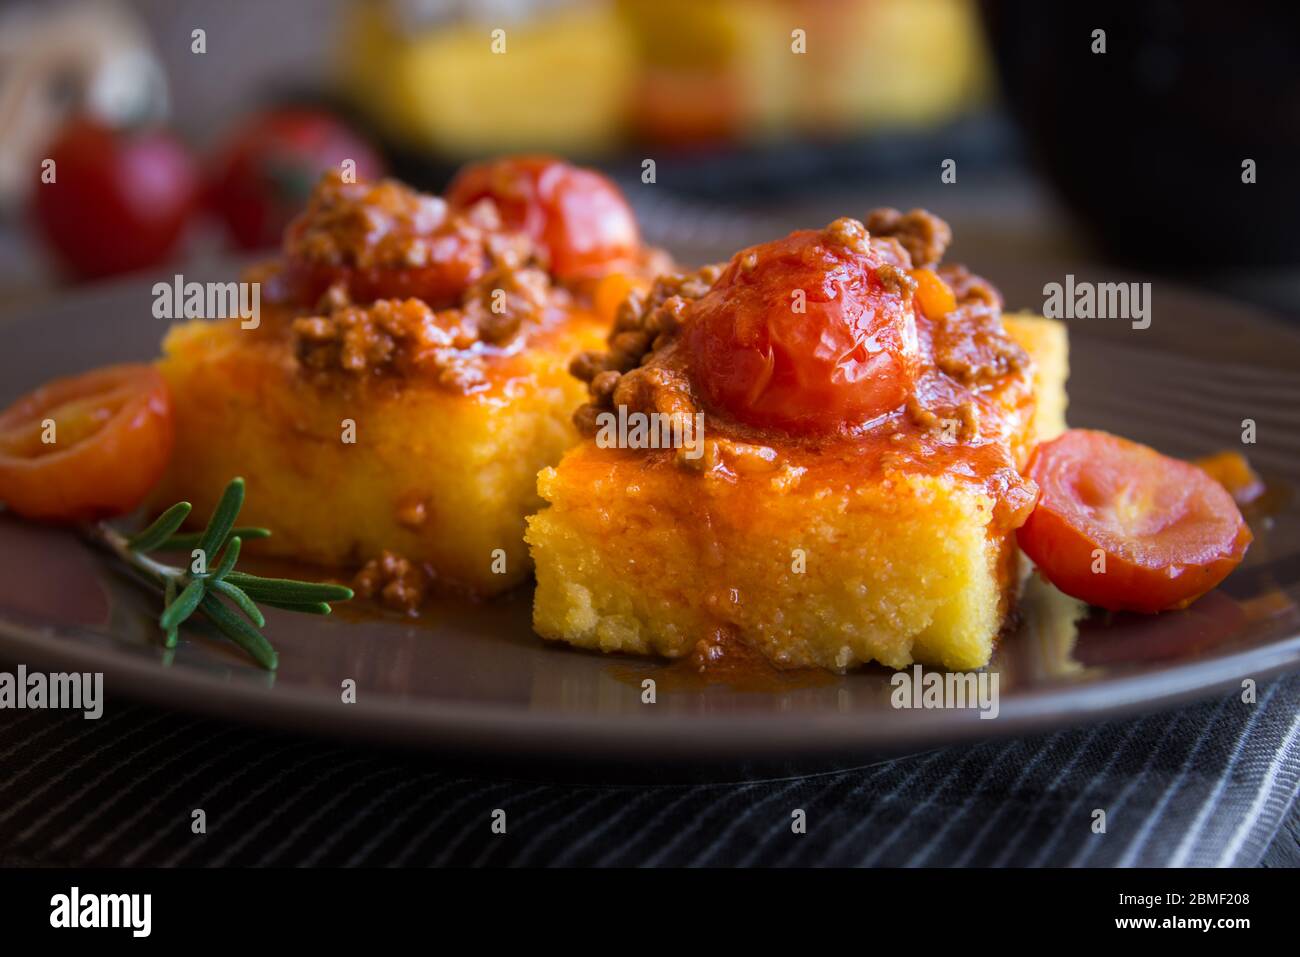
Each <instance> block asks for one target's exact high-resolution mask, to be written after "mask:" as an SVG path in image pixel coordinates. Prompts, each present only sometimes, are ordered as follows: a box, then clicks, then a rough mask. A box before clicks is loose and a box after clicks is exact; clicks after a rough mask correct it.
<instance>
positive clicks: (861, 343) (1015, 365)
mask: <svg viewBox="0 0 1300 957" xmlns="http://www.w3.org/2000/svg"><path fill="white" fill-rule="evenodd" d="M951 238H952V232H951V230H950V228H949V227H948V224H947V223H945V222H944V221H943V220H941V219H939V218H938V217H936V216H933V215H932V214H930V213H927V212H925V211H923V210H912V211H911V212H908V213H900V212H899V211H897V210H890V209H886V210H876V211H874V212H872V213H871V214H869V215H868V217H867V220H866V223H865V224H864V223H863V222H860V221H858V220H855V219H851V218H847V217H846V218H842V219H839V220H836V221H835V222H833V223H831V224H830V225H829V226H827V227H826V228H825V229H824V230H821V231H819V232H813V231H805V232H804V233H795V234H792V236H791V237H789V238H788V239H787V240H780V241H777V243H771V244H763V245H762V246H758V247H753V248H751V249H748V250H743V251H742V252H740V253H738V254H737V255H736V256H735V257H734V258H733V259H732V261H731V262H730V263H729V264H727V265H725V266H716V265H715V266H709V267H706V268H705V269H702V270H699V271H698V272H695V273H689V274H683V275H672V276H667V277H663V278H661V279H660V280H659V281H658V282H656V283H655V285H654V287H653V288H652V289H651V291H650V292H649V294H648V295H644V296H642V295H636V294H633V295H630V296H629V297H628V298H627V300H626V301H625V302H624V303H623V305H622V307H621V309H620V311H619V313H618V319H617V322H616V325H615V328H614V329H613V331H612V332H611V333H610V336H609V346H610V348H609V350H608V351H607V352H605V353H584V354H582V355H580V356H578V357H576V358H575V359H574V361H573V364H572V366H571V371H572V372H573V374H574V375H576V376H577V377H578V378H580V379H582V380H584V381H585V382H587V383H588V391H589V394H590V400H589V402H588V403H587V404H585V405H583V406H582V407H581V408H579V409H578V410H577V412H576V413H575V416H574V421H575V424H576V425H577V426H578V428H579V429H580V430H581V431H582V432H584V433H585V434H588V435H592V434H594V433H595V432H596V430H597V417H598V416H599V415H600V414H601V413H602V412H610V411H615V410H617V408H618V407H619V406H625V407H626V408H627V410H628V412H633V411H636V412H643V413H652V412H659V413H667V414H693V413H696V412H704V413H705V415H706V419H705V423H706V425H705V434H706V440H705V447H706V450H707V451H706V454H705V455H704V456H703V458H702V459H701V460H699V461H696V462H688V461H686V460H685V459H684V458H683V457H682V456H681V455H677V456H671V455H668V454H664V453H655V454H651V455H648V456H647V467H661V466H662V465H663V464H665V463H667V464H670V465H672V464H675V465H676V466H678V467H691V468H696V469H700V468H703V469H704V470H705V471H708V472H712V473H716V474H717V475H718V476H719V477H721V478H723V479H724V480H733V479H734V478H735V477H736V476H737V475H739V474H742V473H745V472H754V471H769V472H776V473H784V474H787V475H788V474H789V473H792V472H793V473H794V474H796V475H797V474H798V472H799V471H800V470H801V469H802V468H803V467H804V466H807V465H812V464H814V463H816V464H818V465H819V466H824V465H826V464H827V463H832V464H833V463H835V462H841V463H843V464H844V466H845V470H844V473H843V474H844V476H845V480H846V481H850V480H851V478H850V477H851V476H852V475H854V474H857V475H861V474H862V468H863V466H864V465H865V464H867V463H872V462H874V463H876V465H877V467H878V469H879V470H882V471H884V470H889V469H891V468H895V467H902V468H906V469H909V470H919V471H927V472H940V471H946V472H949V473H951V474H957V475H961V476H966V477H969V478H970V479H971V480H972V481H974V482H977V483H979V484H981V485H982V486H983V487H984V488H986V489H987V490H988V491H989V492H990V494H991V495H992V497H993V498H994V500H995V502H997V503H998V513H999V514H998V515H996V516H995V518H998V519H1000V520H1001V521H1002V522H1005V523H1006V527H1015V526H1016V525H1017V524H1019V523H1020V522H1022V521H1023V519H1024V517H1025V515H1026V514H1027V512H1028V510H1029V509H1030V508H1032V506H1033V501H1034V497H1035V494H1036V491H1035V489H1034V488H1033V486H1032V483H1028V482H1026V480H1024V479H1023V478H1022V477H1021V476H1020V474H1019V466H1021V465H1023V462H1020V461H1017V459H1018V458H1019V457H1020V456H1021V450H1020V449H1018V448H1012V446H1013V445H1016V444H1017V443H1016V442H1015V441H1014V440H1015V439H1016V436H1017V435H1018V433H1019V432H1020V431H1022V430H1023V428H1024V423H1025V421H1026V420H1027V418H1028V416H1029V413H1030V412H1031V411H1032V403H1033V401H1034V399H1033V387H1032V368H1031V363H1030V359H1029V357H1028V355H1027V354H1026V353H1025V352H1024V350H1023V349H1022V348H1021V347H1020V346H1019V345H1018V344H1017V343H1016V342H1015V341H1014V340H1013V339H1011V338H1010V336H1008V334H1007V333H1006V331H1005V330H1004V328H1003V326H1002V300H1001V296H1000V295H999V294H998V292H997V290H996V289H994V287H993V286H992V285H990V284H989V283H988V282H987V281H985V280H983V279H981V278H979V277H977V276H974V275H972V274H971V273H969V272H968V271H967V270H966V269H965V268H964V267H961V266H956V265H946V266H945V265H942V264H941V263H942V257H943V254H944V252H945V250H946V248H947V245H948V243H949V242H950V241H951ZM923 272H929V273H930V275H929V276H927V277H925V278H926V281H927V282H928V283H930V284H932V288H934V287H935V286H934V284H937V288H939V289H940V290H941V291H942V295H941V296H940V297H939V299H938V301H942V302H947V303H949V304H950V305H951V308H946V309H944V310H942V311H938V310H934V309H932V310H931V312H927V311H926V309H925V308H923V303H925V302H929V301H935V300H933V299H929V300H927V299H923V297H922V296H921V295H919V293H918V279H919V278H921V275H922V273H923ZM746 283H749V285H746ZM755 283H757V285H754V284H755ZM795 289H802V290H804V292H805V293H806V298H807V301H808V305H809V307H810V308H809V310H808V312H807V313H805V314H798V310H794V312H795V313H796V314H795V315H793V316H791V315H790V314H789V313H790V311H791V307H790V302H791V294H792V291H793V290H795ZM732 290H740V293H741V294H742V295H741V297H740V298H735V295H734V293H733V292H732ZM854 297H857V298H856V299H855V298H854ZM715 300H718V301H717V302H715ZM827 303H828V304H829V305H828V306H826V307H825V308H822V307H823V305H824V304H827ZM814 304H816V305H817V307H818V309H821V311H820V312H814V311H813V309H812V308H811V307H812V306H813V305H814ZM855 306H858V307H860V308H858V309H856V310H855V308H854V307H855ZM873 310H874V314H873V315H874V317H873V315H867V313H872V311H873ZM932 312H933V314H931V313H932ZM882 313H883V314H886V315H887V318H889V320H890V321H889V322H888V323H885V322H884V320H882V319H881V315H882ZM706 315H708V316H714V317H716V316H725V317H728V318H726V319H723V320H719V319H716V318H714V319H713V320H712V321H714V322H716V323H719V324H720V325H722V323H725V322H728V321H729V322H730V323H732V324H733V325H734V326H735V327H736V328H737V330H738V331H737V332H736V333H735V334H734V335H735V339H736V341H737V342H739V343H740V345H741V346H742V347H745V348H749V349H751V351H756V354H757V355H758V356H759V358H760V360H761V361H760V363H759V364H757V365H754V366H753V371H752V374H748V376H747V379H748V381H750V382H752V383H753V387H752V391H751V392H750V393H749V394H748V395H747V394H743V393H742V394H741V395H740V404H739V405H736V404H734V403H733V404H727V403H726V402H722V401H719V400H718V395H717V390H716V389H711V385H712V383H711V382H710V381H709V380H710V378H711V377H713V376H716V375H726V374H728V372H727V368H726V367H727V363H728V360H729V359H731V358H732V356H731V355H729V354H727V353H725V352H722V353H714V354H710V356H709V359H710V362H712V363H713V364H712V365H710V364H707V363H706V364H703V365H701V363H700V361H699V358H698V354H695V355H693V354H692V351H691V350H692V345H691V341H690V340H691V337H692V332H693V331H694V330H693V328H692V326H693V324H694V323H697V322H699V321H700V317H701V316H706ZM819 323H823V324H825V328H824V327H823V326H822V325H818V324H819ZM836 323H841V324H842V327H843V328H847V329H848V330H849V338H847V339H844V341H845V342H846V343H847V345H846V346H842V347H841V346H839V345H838V343H837V349H839V350H840V351H838V352H836V353H830V354H827V355H821V356H817V357H816V360H817V361H816V362H812V363H809V362H807V361H805V356H803V355H801V354H800V353H799V350H800V349H804V348H807V349H810V350H813V351H814V352H815V351H816V350H817V349H820V348H822V346H823V345H824V343H825V342H827V341H828V340H832V339H833V337H834V336H836V335H840V334H841V330H840V329H837V328H836V327H835V324H836ZM827 328H829V329H830V332H827ZM722 332H723V335H724V337H725V335H727V334H728V330H727V329H726V327H725V325H722ZM855 337H856V338H855ZM841 338H844V337H843V336H841ZM714 341H715V342H716V341H717V337H716V336H715V337H714ZM722 341H723V342H724V344H725V343H726V340H725V338H724V339H723V340H722ZM882 343H883V345H882ZM873 348H876V349H878V350H884V349H892V350H893V351H892V352H891V354H890V359H889V361H884V362H882V361H875V362H874V363H873V362H872V361H871V360H873V358H874V357H875V356H876V355H877V354H878V353H873V352H872V351H871V350H872V349H873ZM782 349H784V350H786V352H787V353H788V355H787V356H786V357H784V358H785V361H786V362H787V365H788V367H789V368H788V369H787V370H786V372H785V373H784V374H785V375H786V376H787V379H788V382H787V383H782V382H781V381H780V376H781V375H782V374H783V371H782V369H781V366H780V363H781V361H782V359H783V357H782V355H781V354H780V350H782ZM764 350H766V351H764ZM774 354H775V357H773V356H774ZM738 355H741V357H742V358H744V356H743V354H740V353H738ZM844 356H848V359H849V360H850V363H849V364H848V366H847V371H846V366H845V364H844V363H843V362H842V360H843V357H844ZM762 362H766V367H764V366H763V365H762ZM837 363H839V364H837ZM862 370H866V373H867V379H868V380H869V379H870V377H871V375H872V374H873V373H878V375H877V378H879V376H885V377H889V376H894V377H896V379H894V380H890V382H889V383H888V384H889V385H890V388H888V389H881V388H880V386H879V382H878V381H877V382H875V383H872V382H870V381H864V380H863V379H858V380H852V379H851V377H852V376H853V375H855V374H858V373H860V372H861V371H862ZM765 376H766V381H765V379H764V377H765ZM819 376H823V377H825V379H824V382H823V384H822V385H820V386H819V385H817V384H816V383H817V377H819ZM837 377H838V378H837ZM742 381H744V380H742ZM810 381H811V382H813V385H812V388H813V389H814V395H816V393H815V390H816V389H817V388H821V389H822V390H823V393H822V396H824V397H825V398H823V397H822V396H817V397H816V400H815V402H810V403H809V404H810V406H812V409H811V411H810V413H809V415H808V416H807V417H805V418H803V419H799V418H796V417H791V418H790V419H789V420H788V421H787V422H785V423H782V424H771V423H770V422H768V421H765V420H764V418H763V416H762V415H755V414H754V408H753V407H752V406H751V407H746V405H745V404H744V403H745V402H746V401H753V400H752V399H751V398H750V396H752V395H755V394H758V393H759V392H760V391H761V389H762V388H764V387H766V386H767V383H769V382H770V383H775V384H776V386H778V387H780V388H781V389H783V390H784V391H782V392H779V393H778V398H779V399H780V400H781V403H782V404H783V405H785V406H787V407H788V406H789V405H790V404H791V403H792V402H797V401H798V395H797V389H802V388H806V387H808V383H809V382H810ZM789 382H793V383H794V385H789V384H788V383H789ZM895 383H897V384H898V385H901V389H896V388H895ZM873 386H874V387H875V388H876V390H877V391H876V392H875V393H874V396H873V402H875V400H877V399H878V400H879V402H878V403H876V404H874V405H873V404H872V403H867V404H865V405H864V404H863V403H862V402H861V400H860V390H862V389H864V388H872V387H873ZM846 395H847V398H846V397H845V396H846ZM731 397H732V396H731V395H728V394H724V395H723V398H724V399H730V398H731ZM895 397H896V398H895ZM880 403H884V405H883V406H882V405H881V404H880ZM827 408H831V409H847V410H850V411H851V412H852V411H854V410H856V411H857V412H858V413H859V415H860V416H861V417H859V418H856V419H855V418H854V417H853V416H852V415H848V416H840V417H838V418H836V419H835V420H834V421H833V422H832V421H829V420H828V419H827V417H826V416H824V415H823V411H824V410H825V409H827ZM877 409H879V412H878V414H876V410H877ZM760 411H762V410H761V409H760Z"/></svg>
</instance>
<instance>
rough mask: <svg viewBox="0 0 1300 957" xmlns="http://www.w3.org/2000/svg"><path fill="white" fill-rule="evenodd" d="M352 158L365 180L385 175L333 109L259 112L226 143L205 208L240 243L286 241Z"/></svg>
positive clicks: (251, 245)
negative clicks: (319, 188)
mask: <svg viewBox="0 0 1300 957" xmlns="http://www.w3.org/2000/svg"><path fill="white" fill-rule="evenodd" d="M349 159H350V160H353V161H354V162H355V163H356V164H357V165H356V176H357V179H358V180H359V181H360V180H369V179H376V178H378V177H380V176H382V175H383V172H384V166H383V163H382V161H381V160H380V159H379V156H378V155H377V154H376V153H375V151H374V150H373V149H372V148H371V147H370V146H369V145H368V144H367V143H366V142H365V140H363V139H361V138H360V137H358V136H357V135H356V134H355V133H353V132H352V131H351V130H350V129H348V128H347V127H346V126H345V125H343V124H342V123H341V122H339V121H338V120H337V119H335V118H334V117H332V116H330V115H329V114H327V113H321V112H318V111H315V110H305V109H280V110H272V111H270V112H267V113H263V114H261V115H260V116H255V117H254V118H253V119H251V120H248V121H246V122H244V123H243V124H241V125H240V126H239V127H237V128H236V129H235V130H234V131H233V132H231V133H230V134H229V135H228V137H227V139H226V141H225V145H224V146H222V147H220V148H219V149H218V151H217V154H216V160H215V162H214V164H213V166H212V169H211V173H210V178H209V181H208V186H207V196H206V199H207V206H208V209H209V210H211V212H212V213H213V214H214V215H215V216H216V217H217V218H218V219H220V220H221V221H222V222H223V223H225V226H226V229H227V231H228V232H229V235H230V238H231V239H232V240H233V242H234V243H235V244H236V245H237V246H239V247H240V248H242V249H265V248H267V247H270V246H274V245H276V244H277V243H279V241H280V236H281V234H282V233H283V232H284V228H285V226H287V225H288V224H289V221H290V220H291V219H293V217H294V216H296V215H297V214H298V213H299V212H300V211H301V210H302V208H303V206H305V205H306V203H307V197H308V196H309V195H311V191H312V187H314V186H315V185H316V181H317V180H319V179H320V177H321V174H322V173H324V172H325V171H326V170H328V169H338V168H339V166H340V164H342V163H343V161H344V160H349Z"/></svg>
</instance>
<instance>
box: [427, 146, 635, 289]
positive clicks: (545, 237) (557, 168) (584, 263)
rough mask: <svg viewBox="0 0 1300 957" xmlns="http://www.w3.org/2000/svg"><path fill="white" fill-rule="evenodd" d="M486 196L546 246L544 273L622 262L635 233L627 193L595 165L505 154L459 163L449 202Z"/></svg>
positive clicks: (582, 273) (576, 272) (575, 274)
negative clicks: (547, 268)
mask: <svg viewBox="0 0 1300 957" xmlns="http://www.w3.org/2000/svg"><path fill="white" fill-rule="evenodd" d="M484 198H488V199H491V200H492V201H493V202H494V203H495V204H496V206H497V209H498V211H499V212H500V214H501V220H502V223H503V224H504V225H505V226H506V228H508V229H517V230H520V231H522V232H525V233H527V234H528V235H529V236H531V237H532V238H533V239H535V240H536V241H537V242H539V243H541V244H542V246H544V247H545V248H546V250H547V252H548V253H549V255H550V259H551V272H552V273H554V274H555V275H556V276H557V277H558V278H560V279H565V280H574V279H584V278H589V277H592V276H596V275H600V274H602V273H605V272H609V271H610V270H612V269H616V268H618V267H620V266H627V265H629V264H630V263H631V262H632V261H633V260H634V259H635V257H636V254H637V252H638V250H639V249H640V248H641V234H640V231H639V230H638V229H637V225H636V217H635V216H633V215H632V210H631V208H630V207H629V206H628V205H627V200H625V199H624V198H623V194H622V193H620V192H619V191H618V187H616V186H615V185H614V184H613V183H611V182H610V181H609V180H608V179H606V178H605V177H604V176H602V175H601V174H599V173H597V172H596V171H595V170H590V169H582V168H580V167H577V166H571V165H569V164H568V163H565V162H564V161H562V160H559V159H556V158H555V157H553V156H512V157H506V158H503V159H498V160H492V161H490V162H487V163H475V164H473V165H470V166H466V167H465V168H464V169H462V170H461V171H460V172H459V173H457V174H456V178H455V179H453V180H452V183H451V185H450V186H449V187H447V202H448V203H450V204H451V206H452V208H453V209H468V208H469V207H470V206H472V205H474V204H475V203H476V202H478V201H479V200H481V199H484Z"/></svg>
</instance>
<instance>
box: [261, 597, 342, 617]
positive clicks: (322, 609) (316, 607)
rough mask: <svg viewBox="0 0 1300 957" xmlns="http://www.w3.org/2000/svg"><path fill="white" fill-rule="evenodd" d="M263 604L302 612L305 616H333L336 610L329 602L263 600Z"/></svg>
mask: <svg viewBox="0 0 1300 957" xmlns="http://www.w3.org/2000/svg"><path fill="white" fill-rule="evenodd" d="M262 604H263V605H268V606H270V607H271V608H283V609H284V610H285V611H298V612H302V613H303V614H304V615H331V614H333V613H334V609H332V608H331V607H330V606H329V602H324V601H272V600H268V599H266V598H263V599H262Z"/></svg>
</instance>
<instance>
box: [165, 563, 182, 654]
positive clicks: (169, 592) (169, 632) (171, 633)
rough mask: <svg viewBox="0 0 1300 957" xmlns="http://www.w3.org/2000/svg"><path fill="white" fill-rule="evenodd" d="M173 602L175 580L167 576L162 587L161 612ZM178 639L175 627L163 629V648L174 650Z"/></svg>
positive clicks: (174, 597) (174, 598)
mask: <svg viewBox="0 0 1300 957" xmlns="http://www.w3.org/2000/svg"><path fill="white" fill-rule="evenodd" d="M175 600H176V579H175V577H173V576H171V575H169V576H167V584H166V585H165V586H164V587H163V611H166V610H167V609H168V608H170V607H171V605H172V602H174V601H175ZM178 637H179V636H178V634H177V631H176V626H175V625H173V626H172V627H171V628H165V629H163V647H164V648H175V647H176V641H177V639H178Z"/></svg>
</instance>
